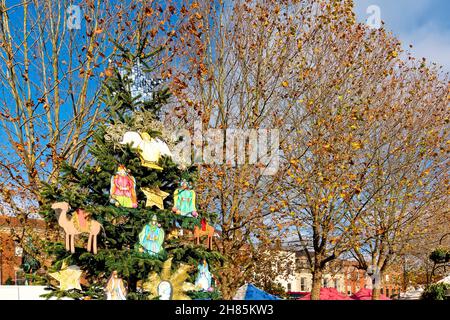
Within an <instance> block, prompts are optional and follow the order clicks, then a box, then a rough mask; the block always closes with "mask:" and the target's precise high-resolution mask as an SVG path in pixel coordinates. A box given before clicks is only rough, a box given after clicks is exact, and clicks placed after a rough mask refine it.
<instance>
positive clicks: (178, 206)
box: [172, 180, 198, 218]
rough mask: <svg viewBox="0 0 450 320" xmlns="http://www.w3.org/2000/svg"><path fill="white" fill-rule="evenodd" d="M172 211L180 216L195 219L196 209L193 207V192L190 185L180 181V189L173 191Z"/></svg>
mask: <svg viewBox="0 0 450 320" xmlns="http://www.w3.org/2000/svg"><path fill="white" fill-rule="evenodd" d="M173 203H174V205H173V208H172V211H173V212H175V213H176V214H179V215H182V216H191V217H194V218H195V217H197V216H198V213H197V208H196V206H195V191H194V190H191V186H190V184H189V183H188V182H187V181H186V180H182V181H181V183H180V188H178V189H176V190H175V193H174V195H173Z"/></svg>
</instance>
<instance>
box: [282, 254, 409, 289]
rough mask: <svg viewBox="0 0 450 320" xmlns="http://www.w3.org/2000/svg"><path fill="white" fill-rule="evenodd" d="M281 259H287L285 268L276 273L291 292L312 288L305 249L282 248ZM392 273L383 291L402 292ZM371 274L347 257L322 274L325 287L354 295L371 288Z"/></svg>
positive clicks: (385, 279) (382, 287)
mask: <svg viewBox="0 0 450 320" xmlns="http://www.w3.org/2000/svg"><path fill="white" fill-rule="evenodd" d="M280 257H281V259H280V261H284V263H283V264H284V265H283V271H282V272H280V276H278V277H277V279H276V282H278V283H280V284H281V285H282V286H283V288H284V289H285V290H286V292H288V293H289V294H291V295H293V296H302V295H304V294H306V293H308V292H311V289H312V273H311V266H310V263H309V261H308V258H307V256H306V254H305V253H304V252H303V251H281V252H280ZM393 279H394V278H393V277H392V275H391V274H389V273H387V274H385V275H384V279H383V281H382V286H381V293H382V294H385V295H386V296H388V297H392V296H395V295H398V294H400V285H399V284H398V283H397V281H393ZM372 286H373V284H372V278H371V277H370V276H369V275H368V274H367V272H366V271H365V270H361V269H359V268H358V263H357V262H355V261H348V260H337V261H335V262H334V263H332V264H330V267H329V268H328V269H327V270H326V272H324V274H323V276H322V287H323V288H335V289H337V291H339V292H340V293H342V294H345V295H348V296H351V295H352V294H354V293H356V292H358V291H359V290H360V289H363V288H368V289H372Z"/></svg>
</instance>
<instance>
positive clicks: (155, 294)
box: [142, 258, 195, 300]
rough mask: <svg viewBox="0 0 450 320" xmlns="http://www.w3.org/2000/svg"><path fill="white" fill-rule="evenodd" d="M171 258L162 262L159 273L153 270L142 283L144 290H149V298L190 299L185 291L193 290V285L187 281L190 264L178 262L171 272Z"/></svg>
mask: <svg viewBox="0 0 450 320" xmlns="http://www.w3.org/2000/svg"><path fill="white" fill-rule="evenodd" d="M171 269H172V258H169V259H168V260H166V261H165V262H164V264H163V268H162V270H161V273H160V274H158V273H156V272H153V273H151V274H150V275H149V277H148V279H147V281H145V282H144V283H143V285H142V287H143V289H144V291H146V292H149V293H150V295H149V300H152V299H155V298H157V299H159V300H191V298H190V297H189V296H188V295H187V294H186V292H187V291H191V290H195V285H194V284H192V283H189V282H187V281H186V280H187V279H188V278H189V274H188V272H189V270H190V269H191V266H189V265H186V264H180V266H179V267H178V269H177V270H175V272H173V273H172V271H171Z"/></svg>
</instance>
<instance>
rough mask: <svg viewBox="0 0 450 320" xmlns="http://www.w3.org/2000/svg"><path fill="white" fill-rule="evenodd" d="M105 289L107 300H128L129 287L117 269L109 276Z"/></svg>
mask: <svg viewBox="0 0 450 320" xmlns="http://www.w3.org/2000/svg"><path fill="white" fill-rule="evenodd" d="M105 290H106V300H127V289H126V288H125V285H124V283H123V280H122V279H121V278H119V276H118V273H117V271H116V270H114V271H113V272H112V274H111V277H109V280H108V283H107V284H106V288H105Z"/></svg>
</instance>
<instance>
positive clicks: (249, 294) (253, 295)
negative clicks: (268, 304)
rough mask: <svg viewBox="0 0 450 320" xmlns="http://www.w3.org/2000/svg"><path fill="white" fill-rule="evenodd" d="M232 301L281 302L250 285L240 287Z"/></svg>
mask: <svg viewBox="0 0 450 320" xmlns="http://www.w3.org/2000/svg"><path fill="white" fill-rule="evenodd" d="M233 300H281V299H280V298H278V297H277V296H274V295H271V294H270V293H267V292H265V291H263V290H261V289H259V288H257V287H255V286H254V285H252V284H251V283H247V284H244V285H243V286H242V287H240V288H239V289H238V291H237V293H236V295H235V296H234V297H233Z"/></svg>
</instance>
